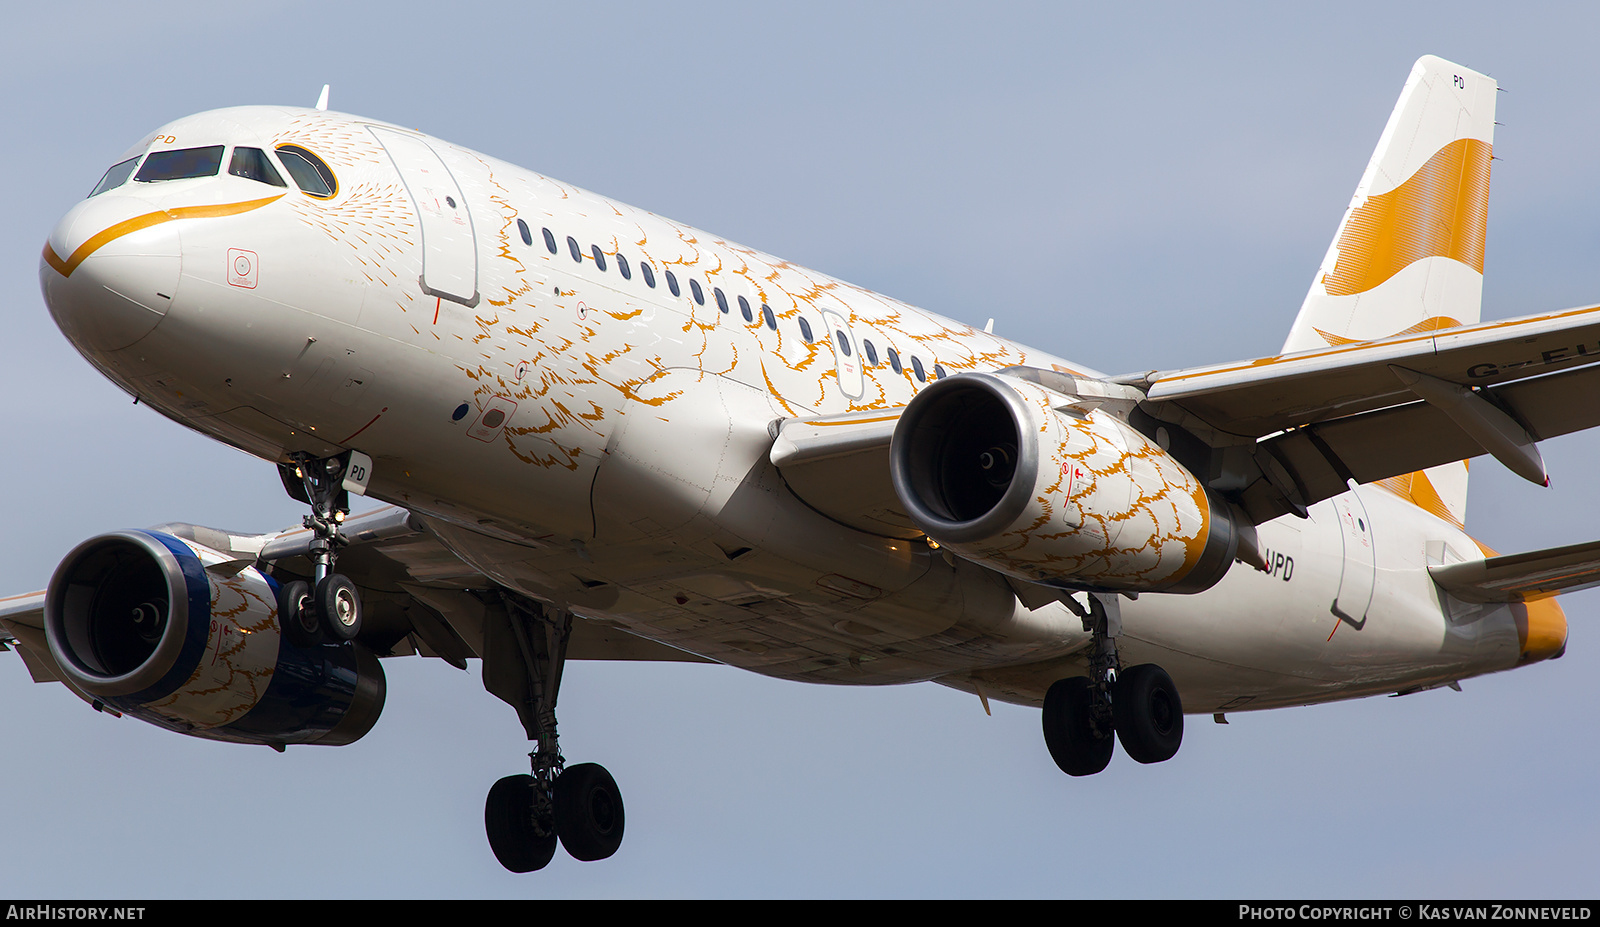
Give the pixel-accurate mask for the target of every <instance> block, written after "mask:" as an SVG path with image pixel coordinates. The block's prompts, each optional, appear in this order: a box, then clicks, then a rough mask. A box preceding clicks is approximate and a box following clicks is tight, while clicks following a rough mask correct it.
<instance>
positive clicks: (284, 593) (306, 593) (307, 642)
mask: <svg viewBox="0 0 1600 927" xmlns="http://www.w3.org/2000/svg"><path fill="white" fill-rule="evenodd" d="M278 624H279V625H280V626H281V627H282V628H283V633H284V635H285V636H286V637H288V638H289V643H291V644H293V645H295V646H296V647H315V646H317V645H318V644H320V643H322V623H321V622H320V621H318V620H317V606H316V603H315V602H314V601H313V600H312V597H311V584H310V583H308V582H306V581H304V580H300V579H295V580H290V581H289V582H287V583H284V584H283V585H281V586H279V587H278Z"/></svg>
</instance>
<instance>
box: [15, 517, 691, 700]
mask: <svg viewBox="0 0 1600 927" xmlns="http://www.w3.org/2000/svg"><path fill="white" fill-rule="evenodd" d="M152 530H156V531H161V532H164V533H166V534H171V535H174V536H177V537H181V538H183V539H185V540H187V541H191V542H194V543H196V544H201V545H204V546H206V547H209V548H211V549H212V550H215V551H218V552H220V553H223V554H227V555H231V556H233V557H235V558H237V559H236V561H235V562H237V563H239V564H241V568H242V567H243V566H249V565H259V566H262V567H266V566H269V565H271V566H275V567H280V568H284V569H286V570H287V571H288V572H289V573H293V574H296V575H299V576H308V575H310V573H311V564H310V561H309V559H307V557H306V554H307V551H308V547H309V543H310V540H311V532H310V531H309V530H307V529H304V528H293V529H290V530H287V531H284V532H281V533H278V534H266V535H239V534H234V533H230V532H225V531H219V530H217V529H215V528H204V527H200V526H196V525H184V524H168V525H160V526H157V527H156V528H154V529H152ZM344 535H345V537H346V538H348V539H349V542H350V543H349V545H348V546H346V547H344V548H343V549H342V550H341V552H340V554H339V572H340V573H343V574H345V575H346V576H349V577H350V578H351V579H352V580H353V581H354V582H355V583H356V585H357V586H358V587H360V589H361V595H362V602H363V607H364V609H365V611H366V615H365V617H364V620H363V628H364V630H363V633H362V640H363V641H364V642H365V643H367V644H368V645H369V646H371V647H372V648H373V650H374V651H375V652H376V653H378V655H379V656H406V655H412V654H417V655H421V656H427V657H438V658H440V659H442V660H444V661H445V662H447V663H450V664H451V665H453V666H456V667H458V668H461V669H465V668H466V665H467V662H466V661H467V659H468V658H472V657H479V656H481V655H482V653H483V634H484V622H485V615H486V613H487V611H488V610H489V609H492V608H494V607H496V606H495V605H494V603H493V601H492V599H491V600H488V601H486V600H485V599H484V598H482V597H480V593H482V592H483V591H484V590H492V589H493V588H494V583H493V582H492V581H491V580H490V579H489V578H488V577H486V576H484V575H482V574H481V573H478V572H477V571H476V570H474V569H473V568H472V567H470V566H468V565H467V564H465V563H463V562H462V561H461V560H460V559H459V558H458V557H456V556H455V554H453V553H451V552H450V551H449V549H448V548H446V547H445V546H444V545H443V544H442V543H440V542H439V541H438V539H437V538H435V537H434V536H433V534H432V533H431V532H430V531H429V530H428V527H427V524H426V523H425V522H424V521H423V520H422V519H420V518H419V517H417V516H415V515H413V514H412V513H410V512H408V511H407V510H405V509H402V508H398V507H395V506H384V507H383V508H380V509H377V510H375V511H372V512H366V513H363V514H361V515H356V516H353V517H351V518H350V519H349V520H347V521H346V522H345V523H344ZM44 608H45V592H44V591H42V590H41V591H39V592H31V593H26V594H23V595H17V596H10V597H6V598H0V647H5V646H6V645H8V644H14V645H15V649H16V650H17V651H18V653H19V654H20V655H21V656H22V659H23V662H24V663H25V664H26V665H27V667H28V672H29V674H30V675H31V676H32V677H33V679H34V681H35V682H56V681H62V674H61V673H60V670H59V668H58V667H57V666H56V663H55V659H54V658H53V657H52V656H51V654H50V648H49V644H48V643H47V641H46V637H45V630H44ZM567 656H568V658H569V659H575V660H649V661H668V662H690V663H705V662H711V661H708V660H706V659H704V658H703V657H698V656H695V655H693V654H689V653H685V652H683V651H680V650H676V649H674V648H671V647H668V646H666V645H664V644H658V643H656V642H654V641H650V640H646V639H644V638H641V637H637V636H634V635H632V634H629V633H627V632H626V631H623V630H622V629H620V628H618V627H616V626H614V625H611V624H609V623H606V622H602V621H597V620H591V619H583V618H579V619H578V620H576V621H574V622H573V628H572V638H571V640H570V641H569V642H568V645H567Z"/></svg>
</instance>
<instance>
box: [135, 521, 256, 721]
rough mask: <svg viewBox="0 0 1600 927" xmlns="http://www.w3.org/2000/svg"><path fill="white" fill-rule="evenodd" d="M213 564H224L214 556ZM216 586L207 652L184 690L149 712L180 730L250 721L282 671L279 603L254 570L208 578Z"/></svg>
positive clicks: (152, 706)
mask: <svg viewBox="0 0 1600 927" xmlns="http://www.w3.org/2000/svg"><path fill="white" fill-rule="evenodd" d="M200 556H201V557H202V559H203V560H204V561H205V562H207V563H211V562H216V561H221V560H223V559H224V558H223V557H222V556H221V555H218V554H215V553H213V552H211V551H205V552H203V553H201V554H200ZM206 578H207V580H208V581H209V582H210V584H211V603H210V604H211V607H210V609H209V611H210V616H209V618H208V619H207V621H208V627H207V629H206V650H205V653H204V656H203V657H202V658H201V660H200V662H199V665H197V666H196V667H195V669H194V672H193V673H191V674H190V675H189V678H188V679H187V680H185V681H184V683H183V685H182V686H180V687H178V689H177V691H175V692H173V693H172V694H171V695H168V696H167V697H165V698H162V699H158V700H156V701H155V702H152V703H150V704H149V705H148V706H146V710H147V711H149V712H151V713H153V714H158V715H160V716H162V717H164V718H166V719H167V720H168V721H169V722H171V723H174V724H182V725H187V726H189V727H191V728H201V729H205V728H213V727H219V726H221V725H224V724H229V723H232V722H234V721H237V720H239V719H240V718H242V717H244V715H245V714H247V713H248V712H249V711H250V709H252V708H254V707H255V706H256V703H258V702H259V701H261V698H262V696H263V695H265V694H266V691H267V686H268V685H270V684H271V682H272V675H273V672H274V671H275V670H276V668H277V665H278V647H279V644H278V637H279V626H278V619H277V602H276V596H275V595H274V594H273V591H272V589H271V587H269V586H268V585H267V582H266V580H265V579H264V578H263V577H262V576H261V574H260V573H259V572H257V571H256V570H255V569H254V568H253V567H252V568H248V569H245V570H242V571H240V572H239V573H237V574H234V575H232V576H228V575H226V574H214V573H210V572H208V573H207V574H206Z"/></svg>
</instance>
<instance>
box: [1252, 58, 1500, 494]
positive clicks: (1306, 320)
mask: <svg viewBox="0 0 1600 927" xmlns="http://www.w3.org/2000/svg"><path fill="white" fill-rule="evenodd" d="M1495 91H1496V86H1495V82H1494V79H1493V78H1490V77H1486V76H1484V75H1482V74H1479V73H1478V72H1476V71H1472V70H1468V69H1467V68H1463V67H1461V66H1460V65H1458V64H1452V63H1451V62H1448V61H1445V60H1444V59H1442V58H1435V57H1433V56H1431V55H1429V56H1427V57H1424V58H1421V59H1418V61H1417V63H1416V64H1415V65H1414V66H1413V67H1412V68H1411V76H1410V77H1409V78H1408V79H1407V80H1406V85H1405V89H1403V90H1402V91H1401V92H1400V101H1399V102H1398V103H1396V104H1395V108H1394V112H1393V113H1391V114H1390V116H1389V123H1388V125H1386V126H1385V127H1384V129H1383V135H1382V136H1381V137H1380V138H1379V139H1378V147H1377V150H1375V151H1374V152H1373V153H1372V160H1371V161H1370V162H1369V163H1368V164H1367V170H1366V172H1365V173H1364V174H1362V175H1361V183H1360V185H1359V186H1357V187H1356V193H1355V196H1354V197H1353V198H1352V199H1351V201H1350V208H1349V209H1347V210H1346V211H1345V214H1344V220H1343V221H1342V222H1340V223H1339V230H1338V233H1337V234H1335V235H1334V238H1333V244H1332V245H1331V246H1330V247H1329V248H1328V254H1327V257H1325V258H1323V260H1322V267H1321V269H1319V270H1318V271H1317V275H1316V278H1315V279H1314V280H1313V281H1312V283H1311V291H1310V292H1309V293H1307V294H1306V300H1305V303H1304V304H1302V305H1301V307H1300V315H1299V316H1298V317H1296V318H1295V320H1294V327H1293V328H1292V329H1290V331H1289V339H1288V340H1287V341H1286V342H1284V345H1283V350H1284V353H1286V354H1287V353H1293V352H1296V351H1309V350H1313V349H1316V348H1326V347H1329V346H1333V345H1341V344H1349V343H1351V342H1356V341H1372V340H1374V339H1378V338H1387V337H1389V336H1391V335H1397V334H1402V333H1407V332H1423V331H1431V330H1434V329H1439V328H1452V327H1454V326H1457V325H1473V324H1476V323H1477V321H1478V316H1479V309H1480V305H1481V303H1482V299H1483V245H1484V231H1485V228H1486V225H1487V220H1488V206H1489V161H1490V157H1491V155H1492V153H1493V146H1494V107H1495ZM1379 485H1381V486H1383V487H1384V488H1385V489H1388V490H1389V491H1391V492H1394V493H1395V494H1397V495H1399V496H1402V497H1403V498H1406V499H1409V500H1411V501H1412V502H1414V503H1416V504H1417V505H1419V506H1421V507H1422V508H1424V509H1427V510H1428V511H1430V512H1433V513H1434V514H1436V515H1439V516H1440V517H1442V518H1446V519H1448V520H1450V521H1453V522H1455V523H1456V524H1461V523H1462V521H1463V520H1464V518H1465V517H1466V504H1467V465H1466V463H1465V462H1464V461H1463V462H1461V463H1454V464H1447V465H1445V466H1441V467H1434V468H1432V469H1429V470H1426V471H1423V472H1420V473H1411V474H1406V475H1404V476H1399V477H1395V478H1393V479H1389V480H1383V481H1382V482H1381V483H1380V484H1379Z"/></svg>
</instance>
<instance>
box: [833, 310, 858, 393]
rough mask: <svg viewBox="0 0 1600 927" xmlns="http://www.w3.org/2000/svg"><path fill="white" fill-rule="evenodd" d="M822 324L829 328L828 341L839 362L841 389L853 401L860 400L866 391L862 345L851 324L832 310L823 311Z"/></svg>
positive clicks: (837, 369) (838, 372)
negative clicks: (862, 365)
mask: <svg viewBox="0 0 1600 927" xmlns="http://www.w3.org/2000/svg"><path fill="white" fill-rule="evenodd" d="M822 323H823V324H824V325H826V326H828V340H829V341H832V342H833V356H834V357H835V358H836V359H837V360H838V364H837V367H836V372H837V374H838V377H839V389H840V390H842V391H843V392H844V394H845V395H846V396H848V397H850V398H851V399H860V398H861V394H862V393H863V392H865V391H866V390H865V382H864V381H863V379H862V373H861V345H860V344H859V343H858V342H857V341H856V336H855V333H854V332H852V331H851V330H850V323H849V322H846V321H845V319H844V316H842V315H840V314H839V313H837V312H834V311H833V310H832V309H824V310H822Z"/></svg>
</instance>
